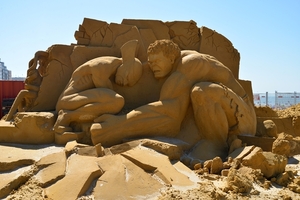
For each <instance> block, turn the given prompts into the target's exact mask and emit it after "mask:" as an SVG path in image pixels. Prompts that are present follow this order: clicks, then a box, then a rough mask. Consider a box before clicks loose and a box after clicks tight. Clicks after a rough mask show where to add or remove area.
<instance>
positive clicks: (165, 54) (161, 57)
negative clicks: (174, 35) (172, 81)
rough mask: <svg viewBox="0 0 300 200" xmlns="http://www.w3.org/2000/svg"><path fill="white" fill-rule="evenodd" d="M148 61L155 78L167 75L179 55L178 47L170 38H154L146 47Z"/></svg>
mask: <svg viewBox="0 0 300 200" xmlns="http://www.w3.org/2000/svg"><path fill="white" fill-rule="evenodd" d="M147 54H148V63H149V66H150V68H151V70H152V71H153V73H154V77H155V78H163V77H165V76H167V75H168V74H169V73H170V72H171V71H172V69H173V64H174V62H175V60H176V59H177V58H178V57H179V56H180V48H179V47H178V45H177V44H176V43H174V42H172V41H171V40H156V41H155V42H154V43H152V44H150V45H149V47H148V51H147Z"/></svg>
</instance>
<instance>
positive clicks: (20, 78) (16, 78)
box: [11, 77, 25, 81]
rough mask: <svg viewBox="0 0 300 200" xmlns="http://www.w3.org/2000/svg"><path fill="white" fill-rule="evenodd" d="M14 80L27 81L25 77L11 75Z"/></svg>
mask: <svg viewBox="0 0 300 200" xmlns="http://www.w3.org/2000/svg"><path fill="white" fill-rule="evenodd" d="M11 80H13V81H25V77H11Z"/></svg>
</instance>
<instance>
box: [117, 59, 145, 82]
mask: <svg viewBox="0 0 300 200" xmlns="http://www.w3.org/2000/svg"><path fill="white" fill-rule="evenodd" d="M142 73H143V66H142V63H141V61H140V60H139V59H137V58H134V59H133V60H130V61H126V62H124V63H123V64H122V65H121V66H120V67H119V68H118V69H117V73H116V78H115V82H116V83H117V84H118V85H122V86H133V85H135V84H136V83H137V82H138V80H139V79H140V78H141V76H142Z"/></svg>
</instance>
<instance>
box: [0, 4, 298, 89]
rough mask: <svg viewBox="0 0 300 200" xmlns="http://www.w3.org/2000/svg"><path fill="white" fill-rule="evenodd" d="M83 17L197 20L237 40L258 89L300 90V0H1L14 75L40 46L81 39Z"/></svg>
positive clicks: (6, 54) (4, 45)
mask: <svg viewBox="0 0 300 200" xmlns="http://www.w3.org/2000/svg"><path fill="white" fill-rule="evenodd" d="M84 17H87V18H93V19H98V20H102V21H106V22H108V23H110V22H114V23H121V21H122V19H157V20H162V21H176V20H177V21H189V20H194V21H195V22H197V25H198V27H201V26H206V27H208V28H210V29H213V30H216V31H217V32H218V33H221V34H222V35H224V36H225V37H227V38H228V39H229V40H230V41H231V42H232V43H233V45H234V47H235V48H236V49H237V50H238V51H239V52H240V55H241V61H240V78H241V79H244V80H251V81H252V87H253V91H254V92H267V91H268V92H270V93H273V92H274V91H275V90H277V91H278V92H294V91H297V92H300V61H299V60H298V59H299V57H300V55H299V54H300V1H299V0H288V1H279V0H251V1H239V0H235V1H233V0H227V1H223V0H218V1H217V0H209V1H208V0H205V1H204V0H197V1H196V0H195V1H189V0H186V1H176V0H175V1H168V0H165V1H164V0H152V1H141V0H139V1H137V0H127V1H116V0H107V1H100V0H94V1H89V0H86V1H83V0H73V1H71V0H69V1H64V0H59V1H58V0H52V1H37V0H29V1H23V0H18V1H17V0H9V1H1V3H0V26H1V30H0V58H1V61H2V62H4V63H5V65H6V66H7V67H8V69H9V70H11V71H12V73H13V76H26V70H27V67H28V61H29V60H30V59H31V58H32V57H33V55H34V53H35V52H36V51H38V50H47V49H48V47H50V46H51V45H53V44H71V43H76V41H75V38H74V32H75V31H76V30H77V29H78V26H79V24H81V23H82V22H83V18H84Z"/></svg>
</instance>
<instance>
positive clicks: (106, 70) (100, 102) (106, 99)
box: [54, 40, 142, 138]
mask: <svg viewBox="0 0 300 200" xmlns="http://www.w3.org/2000/svg"><path fill="white" fill-rule="evenodd" d="M137 45H138V41H137V40H132V41H129V42H127V43H125V44H124V45H123V46H122V47H121V53H122V58H117V57H112V56H103V57H98V58H95V59H92V60H90V61H88V62H86V63H84V64H82V65H81V66H79V67H78V68H77V69H76V70H75V71H74V72H73V74H72V77H71V79H70V81H69V83H68V84H67V86H66V88H65V90H64V91H63V93H62V94H61V96H60V97H59V100H58V102H57V105H56V111H57V112H58V118H57V121H56V123H55V125H54V130H55V132H56V133H58V134H63V133H65V132H74V128H73V127H72V126H71V123H73V122H75V123H79V124H80V123H85V122H93V120H94V119H95V118H97V117H99V116H100V115H102V114H104V113H109V114H116V113H118V112H120V111H121V109H122V108H123V106H124V99H123V97H122V96H121V95H119V94H117V93H116V92H115V91H114V90H113V86H112V81H114V80H115V82H116V83H117V84H119V85H123V86H132V85H134V84H135V83H136V82H137V81H138V80H139V79H140V77H141V75H142V64H141V62H140V61H139V60H138V59H137V58H135V52H136V48H137ZM75 138H76V137H75Z"/></svg>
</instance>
